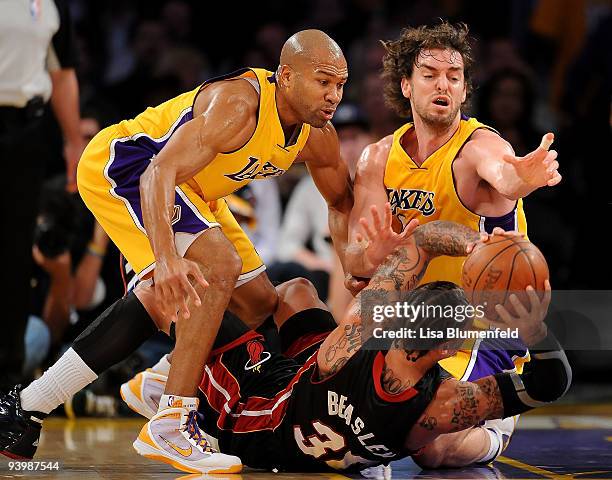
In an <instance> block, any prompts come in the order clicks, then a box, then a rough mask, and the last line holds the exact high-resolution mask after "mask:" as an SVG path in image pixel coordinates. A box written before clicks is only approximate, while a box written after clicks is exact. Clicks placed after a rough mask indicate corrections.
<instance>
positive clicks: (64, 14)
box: [52, 0, 77, 68]
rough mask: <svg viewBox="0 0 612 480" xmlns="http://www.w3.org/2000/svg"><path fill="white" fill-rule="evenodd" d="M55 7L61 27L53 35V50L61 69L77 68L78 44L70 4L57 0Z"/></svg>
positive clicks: (63, 0)
mask: <svg viewBox="0 0 612 480" xmlns="http://www.w3.org/2000/svg"><path fill="white" fill-rule="evenodd" d="M55 6H56V7H57V12H58V13H59V18H60V25H59V29H58V30H57V32H56V33H55V35H53V40H52V41H53V50H54V51H55V55H56V56H57V59H58V61H59V63H60V67H61V68H75V67H76V59H77V55H76V42H75V39H74V28H73V26H72V19H71V18H70V11H69V9H68V4H67V2H66V1H65V0H55Z"/></svg>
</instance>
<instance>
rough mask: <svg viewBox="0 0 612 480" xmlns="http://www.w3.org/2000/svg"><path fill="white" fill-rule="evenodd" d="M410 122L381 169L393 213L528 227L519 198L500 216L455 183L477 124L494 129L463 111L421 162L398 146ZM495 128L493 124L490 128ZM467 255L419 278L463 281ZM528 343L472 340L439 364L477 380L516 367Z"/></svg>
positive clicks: (478, 225) (437, 263)
mask: <svg viewBox="0 0 612 480" xmlns="http://www.w3.org/2000/svg"><path fill="white" fill-rule="evenodd" d="M411 128H413V124H412V123H407V124H405V125H403V126H401V127H400V128H398V129H397V130H396V131H395V132H394V133H393V142H392V144H391V148H390V150H389V156H388V158H387V164H386V167H385V174H384V185H385V189H386V192H387V196H388V198H389V203H390V204H391V210H392V212H393V215H394V217H395V218H396V219H397V220H399V221H400V222H401V223H402V226H405V225H407V224H408V223H409V222H410V220H412V219H413V218H416V219H418V220H419V223H420V224H421V225H423V224H425V223H427V222H431V221H433V220H447V221H452V222H457V223H460V224H462V225H465V226H467V227H470V228H471V229H473V230H477V231H481V232H488V233H491V232H492V231H493V228H495V227H502V228H503V229H504V230H518V231H520V232H524V233H525V234H526V233H527V221H526V219H525V212H524V211H523V201H522V200H518V201H517V202H516V205H515V206H514V208H513V209H512V210H511V211H510V212H508V213H507V214H505V215H503V216H501V217H485V216H482V215H478V214H477V213H474V212H472V211H471V210H470V209H469V208H468V207H466V206H465V205H464V204H463V202H462V201H461V199H460V198H459V194H458V193H457V190H456V189H455V178H454V173H453V162H454V161H455V159H456V158H457V155H458V154H459V152H460V151H461V149H462V148H463V146H464V145H465V144H466V142H467V141H468V140H469V139H470V137H471V136H472V134H473V133H474V132H475V131H476V130H477V129H480V128H486V129H489V130H493V129H492V128H490V127H488V126H487V125H485V124H483V123H480V122H479V121H478V120H476V119H475V118H468V117H465V116H463V117H462V118H461V121H460V122H459V128H457V131H456V132H455V133H454V134H453V136H452V137H451V138H450V139H449V140H448V142H446V143H445V144H444V145H442V146H441V147H440V148H439V149H438V150H436V151H435V152H434V153H432V154H431V155H430V156H429V157H428V158H427V159H426V160H425V161H424V162H423V163H422V164H421V165H417V164H416V163H415V162H414V161H413V160H412V158H410V155H408V153H407V152H406V150H404V147H403V146H402V143H401V141H402V138H403V136H404V135H405V134H406V132H408V131H409V130H410V129H411ZM493 131H494V130H493ZM464 260H465V257H447V256H443V257H438V258H434V259H433V260H432V261H431V262H430V264H429V266H428V267H427V271H426V272H425V275H424V277H423V279H422V280H421V283H422V284H423V283H427V282H432V281H435V280H446V281H449V282H453V283H455V284H457V285H461V268H462V265H463V261H464ZM528 359H529V353H528V351H527V348H526V347H525V346H524V345H523V344H522V342H520V341H519V340H515V341H507V342H505V343H504V344H501V343H500V342H499V341H497V342H495V343H494V342H491V341H490V340H485V341H483V342H480V341H474V340H472V341H470V342H467V344H466V345H465V348H464V349H462V350H460V351H459V352H457V354H456V355H455V356H453V357H450V358H447V359H445V360H443V361H441V362H440V364H441V365H442V366H443V367H444V368H445V369H446V370H447V371H449V372H450V373H451V374H452V375H453V376H454V377H455V378H458V379H461V380H470V381H472V380H475V379H477V378H481V377H483V376H486V375H490V374H492V373H497V372H499V371H507V370H513V369H514V368H517V369H518V371H519V373H520V372H521V371H522V366H523V363H524V362H525V361H528Z"/></svg>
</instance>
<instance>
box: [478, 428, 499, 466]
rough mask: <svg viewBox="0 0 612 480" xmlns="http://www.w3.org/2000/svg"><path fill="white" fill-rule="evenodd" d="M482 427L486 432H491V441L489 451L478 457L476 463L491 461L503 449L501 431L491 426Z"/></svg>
mask: <svg viewBox="0 0 612 480" xmlns="http://www.w3.org/2000/svg"><path fill="white" fill-rule="evenodd" d="M482 428H483V429H484V431H485V432H487V433H488V434H489V439H490V440H491V442H490V445H489V450H488V451H487V453H486V454H485V455H484V456H483V457H482V458H479V459H477V460H476V463H489V462H491V461H493V460H495V459H496V458H497V457H498V456H499V454H500V453H501V450H502V446H503V443H502V438H501V434H500V433H498V432H496V431H494V430H492V429H489V428H484V427H482Z"/></svg>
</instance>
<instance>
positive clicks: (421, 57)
mask: <svg viewBox="0 0 612 480" xmlns="http://www.w3.org/2000/svg"><path fill="white" fill-rule="evenodd" d="M414 64H415V66H416V67H417V68H420V67H434V68H449V67H458V68H463V57H462V55H461V54H460V53H459V52H458V51H457V50H452V49H450V48H445V49H442V48H431V49H423V50H421V51H420V52H419V54H418V56H417V58H416V59H415V62H414Z"/></svg>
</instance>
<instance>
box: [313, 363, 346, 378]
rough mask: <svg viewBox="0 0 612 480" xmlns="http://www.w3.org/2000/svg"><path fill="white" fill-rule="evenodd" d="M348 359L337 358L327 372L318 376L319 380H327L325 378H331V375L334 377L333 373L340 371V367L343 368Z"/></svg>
mask: <svg viewBox="0 0 612 480" xmlns="http://www.w3.org/2000/svg"><path fill="white" fill-rule="evenodd" d="M348 360H349V357H340V358H338V359H337V360H336V361H335V362H334V363H333V365H332V366H331V367H330V369H329V371H328V372H325V373H323V372H321V373H320V374H319V378H320V379H321V380H323V379H325V378H327V377H331V376H332V375H334V374H335V373H337V372H338V370H340V369H341V368H342V367H344V365H345V364H346V362H348Z"/></svg>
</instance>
